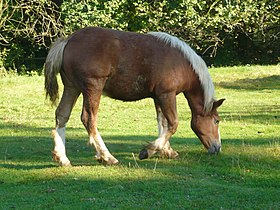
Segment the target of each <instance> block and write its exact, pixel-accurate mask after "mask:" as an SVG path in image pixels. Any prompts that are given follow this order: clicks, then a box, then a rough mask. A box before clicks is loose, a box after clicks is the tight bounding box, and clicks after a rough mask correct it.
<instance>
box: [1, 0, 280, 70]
mask: <svg viewBox="0 0 280 210" xmlns="http://www.w3.org/2000/svg"><path fill="white" fill-rule="evenodd" d="M53 2H55V3H53ZM58 2H59V3H58ZM0 8H2V10H1V12H0V17H1V21H0V31H1V34H0V43H1V44H2V46H1V44H0V46H1V47H0V51H3V50H4V48H5V53H6V56H5V57H4V58H2V60H4V61H2V62H4V65H5V67H6V68H12V69H14V68H16V69H20V68H21V67H22V65H25V66H26V68H27V69H30V68H33V66H35V67H36V66H38V65H37V63H38V64H39V65H41V66H42V64H43V62H44V57H46V53H47V47H46V46H50V42H51V40H53V39H54V38H56V37H57V36H62V35H66V34H67V35H70V34H71V33H73V32H74V31H76V30H78V29H80V28H82V27H86V26H102V27H107V28H114V29H120V30H125V31H137V32H142V33H145V32H147V31H165V32H168V33H170V34H173V35H175V36H178V37H180V38H181V39H183V40H185V41H186V42H188V43H189V44H190V45H191V46H192V47H193V48H194V49H195V50H196V51H197V52H198V53H199V54H201V55H203V57H204V58H205V59H206V61H207V63H208V64H209V65H211V64H213V65H234V64H252V63H264V64H265V63H271V64H272V63H278V62H279V60H280V58H279V54H280V52H279V49H280V46H279V34H280V32H279V31H280V30H279V29H280V28H279V27H280V25H279V23H280V17H279V15H278V14H279V4H278V2H277V1H273V0H245V1H240V0H203V1H197V0H178V1H169V0H162V1H151V0H136V1H132V0H110V1H99V0H82V1H77V0H64V1H61V0H60V1H58V0H53V1H46V0H37V1H35V0H32V1H19V0H0ZM17 50H18V51H19V52H20V53H17ZM23 52H24V53H23ZM38 57H40V58H42V59H41V60H38V59H37V60H34V58H38ZM26 58H29V59H27V60H26ZM36 62H37V63H36ZM30 63H32V64H31V65H30ZM33 64H35V65H33Z"/></svg>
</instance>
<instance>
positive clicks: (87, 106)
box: [81, 89, 118, 165]
mask: <svg viewBox="0 0 280 210" xmlns="http://www.w3.org/2000/svg"><path fill="white" fill-rule="evenodd" d="M101 93H102V92H101V91H97V90H96V89H95V90H94V91H92V90H90V91H86V93H83V97H84V101H83V112H82V116H81V120H82V122H83V124H84V126H85V128H86V129H87V131H88V134H89V145H92V146H94V147H95V149H96V156H95V158H96V160H97V161H98V162H101V163H103V164H105V165H113V164H117V163H118V160H117V159H116V158H115V157H114V156H113V155H111V153H110V152H109V150H108V148H107V147H106V145H105V143H104V141H103V139H102V137H101V135H100V133H99V132H98V129H97V111H98V107H99V102H100V98H101Z"/></svg>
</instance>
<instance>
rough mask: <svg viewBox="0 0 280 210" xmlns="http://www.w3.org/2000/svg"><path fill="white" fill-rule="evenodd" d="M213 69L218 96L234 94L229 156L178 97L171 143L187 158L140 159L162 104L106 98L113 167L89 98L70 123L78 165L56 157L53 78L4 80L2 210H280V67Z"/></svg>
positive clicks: (223, 112)
mask: <svg viewBox="0 0 280 210" xmlns="http://www.w3.org/2000/svg"><path fill="white" fill-rule="evenodd" d="M210 73H211V75H212V78H213V80H214V82H215V87H216V93H217V98H222V97H225V98H226V101H225V103H224V104H223V106H222V107H220V109H219V113H220V116H221V118H222V121H221V123H220V126H221V127H220V131H221V136H222V144H223V148H222V153H221V154H219V155H216V156H211V155H208V154H207V151H206V150H205V149H204V148H203V146H202V144H201V143H200V142H199V140H198V139H197V137H195V134H194V133H193V132H192V131H191V128H190V124H189V123H190V117H191V113H190V110H189V108H187V103H186V100H185V99H184V96H183V95H178V97H177V106H178V112H179V120H180V123H179V128H178V130H177V132H176V134H175V135H174V136H173V137H172V139H171V144H172V147H173V148H174V149H176V150H177V151H178V152H179V155H180V158H179V159H177V160H164V159H160V158H158V157H155V158H152V159H148V160H143V161H139V160H138V159H137V153H138V151H139V150H140V149H141V147H142V144H144V143H146V141H152V140H154V139H155V138H156V135H157V126H156V113H155V109H154V105H153V101H152V100H151V99H145V100H141V101H137V102H127V103H124V102H122V101H116V100H112V99H109V98H108V97H102V100H101V105H100V109H99V124H98V125H99V131H100V132H101V135H102V136H103V138H104V140H105V142H106V144H107V146H108V148H109V149H110V150H111V152H112V153H113V155H114V156H116V157H117V158H118V159H119V160H120V165H118V166H113V167H104V166H102V165H100V164H99V163H97V162H96V161H94V159H93V156H94V153H93V148H91V147H87V146H86V142H87V140H88V137H87V132H86V130H85V129H84V127H83V125H82V123H81V121H80V113H81V105H82V98H81V97H80V98H79V99H78V101H77V104H76V106H75V108H74V110H73V112H72V115H71V118H70V121H69V123H68V124H67V132H66V135H67V136H66V138H67V143H66V145H67V154H68V156H69V158H70V160H71V161H72V164H73V165H74V166H73V167H71V168H61V167H58V166H56V165H55V164H54V163H53V162H52V160H51V150H52V149H53V141H52V136H51V129H52V128H53V126H54V125H55V123H54V112H55V109H54V108H52V107H51V106H49V104H46V103H45V104H44V97H45V94H44V90H43V86H42V84H43V83H44V81H43V80H44V78H43V77H42V76H38V75H34V76H32V77H30V76H26V75H24V76H17V75H14V74H12V75H11V74H7V75H5V76H2V77H1V83H0V92H1V95H0V209H113V208H114V209H278V208H279V206H280V201H279V197H280V191H279V188H280V182H279V179H280V174H279V170H280V165H279V158H280V100H279V95H280V86H279V85H280V84H279V82H278V81H279V79H280V71H279V66H243V67H227V68H214V69H210ZM60 85H61V83H60ZM60 87H62V86H60ZM61 89H62V88H61ZM268 99H269V100H268ZM133 154H135V155H134V156H133ZM135 156H136V158H134V157H135Z"/></svg>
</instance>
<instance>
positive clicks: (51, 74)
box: [44, 38, 67, 104]
mask: <svg viewBox="0 0 280 210" xmlns="http://www.w3.org/2000/svg"><path fill="white" fill-rule="evenodd" d="M66 44H67V40H65V39H62V38H60V39H58V40H57V41H56V42H54V44H53V45H52V47H51V49H50V51H49V54H48V56H47V59H46V63H45V70H44V74H45V91H46V98H48V97H49V98H50V101H51V102H52V104H56V101H57V99H58V97H59V96H58V83H57V79H56V75H57V74H58V73H59V72H60V69H61V66H62V62H63V51H64V48H65V46H66Z"/></svg>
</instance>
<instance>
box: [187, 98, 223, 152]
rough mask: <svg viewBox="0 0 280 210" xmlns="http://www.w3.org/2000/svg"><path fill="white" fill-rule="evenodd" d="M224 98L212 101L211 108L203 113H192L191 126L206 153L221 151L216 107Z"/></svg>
mask: <svg viewBox="0 0 280 210" xmlns="http://www.w3.org/2000/svg"><path fill="white" fill-rule="evenodd" d="M224 100H225V99H221V100H218V101H215V102H213V108H212V110H211V111H210V112H209V113H207V114H204V115H199V114H196V115H193V116H192V120H191V127H192V130H193V131H194V132H195V134H196V135H197V136H198V138H199V139H200V141H201V142H202V144H203V145H204V146H205V147H206V149H208V153H210V154H217V153H219V152H220V151H221V138H220V132H219V120H220V118H219V115H218V112H217V108H218V107H219V106H221V105H222V103H223V102H224Z"/></svg>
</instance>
